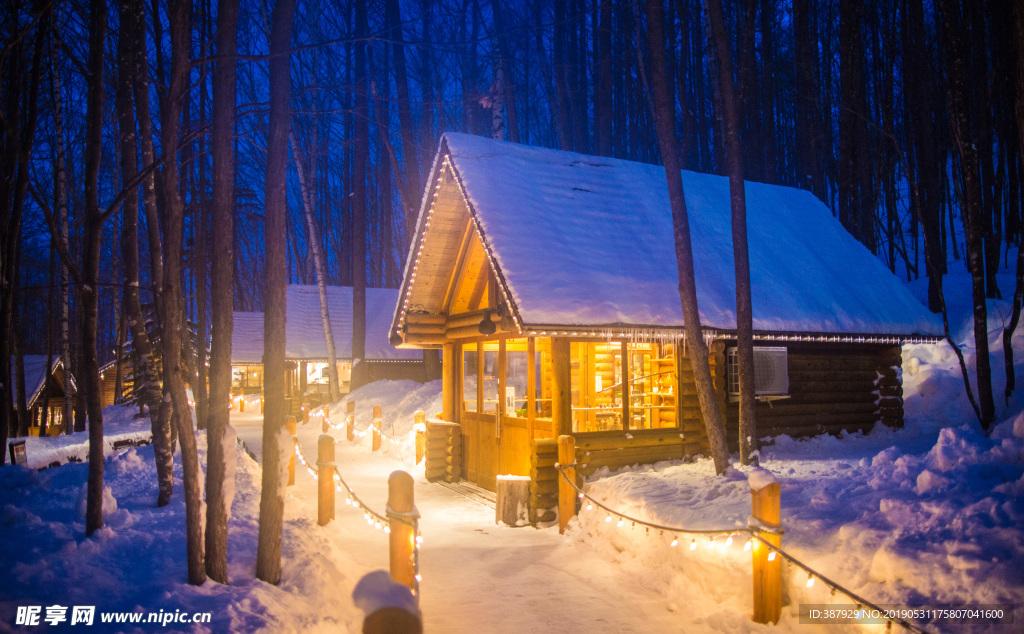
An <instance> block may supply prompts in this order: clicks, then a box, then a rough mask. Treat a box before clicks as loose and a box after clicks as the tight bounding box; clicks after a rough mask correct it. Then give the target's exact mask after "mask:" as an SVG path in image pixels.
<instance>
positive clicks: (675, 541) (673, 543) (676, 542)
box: [669, 539, 679, 548]
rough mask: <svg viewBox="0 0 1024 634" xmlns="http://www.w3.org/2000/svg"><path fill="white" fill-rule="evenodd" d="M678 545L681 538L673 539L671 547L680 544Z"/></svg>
mask: <svg viewBox="0 0 1024 634" xmlns="http://www.w3.org/2000/svg"><path fill="white" fill-rule="evenodd" d="M678 545H679V540H678V539H673V540H672V543H671V544H669V547H671V548H675V547H676V546H678Z"/></svg>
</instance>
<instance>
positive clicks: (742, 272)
mask: <svg viewBox="0 0 1024 634" xmlns="http://www.w3.org/2000/svg"><path fill="white" fill-rule="evenodd" d="M705 5H706V6H707V9H708V18H709V21H710V23H711V32H712V34H713V35H714V39H715V50H716V53H717V54H716V55H715V59H716V61H717V62H718V87H719V90H720V91H721V93H722V113H723V114H724V115H725V142H726V146H727V148H728V150H727V154H726V156H727V158H728V165H729V202H730V205H731V207H732V254H733V262H734V266H735V269H736V356H737V365H738V366H739V367H738V370H739V372H738V373H739V387H740V403H739V409H740V434H739V435H740V461H741V462H742V463H743V464H745V465H749V464H751V463H752V462H756V461H757V459H756V456H755V452H756V451H757V421H756V419H755V417H756V412H755V405H756V401H755V399H754V396H755V393H754V389H755V385H754V324H753V319H754V314H753V307H752V305H751V300H750V254H749V252H748V250H747V195H746V191H745V189H744V183H743V146H742V144H741V143H740V121H739V118H740V117H739V104H738V103H737V99H736V88H735V84H734V83H733V76H732V52H731V51H730V47H729V37H728V35H727V34H726V31H725V18H724V17H723V16H722V2H721V0H705Z"/></svg>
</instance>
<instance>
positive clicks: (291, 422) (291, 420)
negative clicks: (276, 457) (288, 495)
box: [284, 416, 299, 486]
mask: <svg viewBox="0 0 1024 634" xmlns="http://www.w3.org/2000/svg"><path fill="white" fill-rule="evenodd" d="M284 426H285V428H286V429H287V430H288V433H289V434H291V435H292V456H291V458H289V459H288V486H294V485H295V448H296V447H298V446H299V439H298V438H296V437H295V417H294V416H289V417H288V418H286V419H285V421H284Z"/></svg>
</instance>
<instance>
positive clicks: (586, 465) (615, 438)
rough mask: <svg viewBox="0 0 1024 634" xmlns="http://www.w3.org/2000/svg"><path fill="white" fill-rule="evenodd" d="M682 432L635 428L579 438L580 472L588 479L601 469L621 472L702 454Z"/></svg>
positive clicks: (577, 444)
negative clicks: (632, 467) (626, 469)
mask: <svg viewBox="0 0 1024 634" xmlns="http://www.w3.org/2000/svg"><path fill="white" fill-rule="evenodd" d="M685 436H686V435H685V434H684V433H683V432H681V431H680V430H678V429H634V430H630V432H629V433H628V434H626V433H625V432H622V431H609V432H596V433H592V434H581V435H578V436H576V463H577V464H578V465H579V467H578V469H577V471H578V472H579V473H580V474H581V475H583V477H587V476H590V475H592V474H593V473H594V472H595V471H597V470H598V469H600V468H601V467H608V469H609V470H610V471H617V470H619V469H621V468H622V467H627V466H632V465H635V464H653V463H655V462H660V461H662V460H679V459H681V458H683V457H685V456H686V455H692V454H695V453H698V452H699V451H700V445H699V443H697V442H694V441H692V440H691V439H689V438H686V437H685Z"/></svg>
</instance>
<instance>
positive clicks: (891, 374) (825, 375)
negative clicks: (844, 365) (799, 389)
mask: <svg viewBox="0 0 1024 634" xmlns="http://www.w3.org/2000/svg"><path fill="white" fill-rule="evenodd" d="M880 378H885V379H889V380H890V381H898V380H899V379H898V378H897V375H896V370H893V369H892V368H879V369H871V370H828V371H820V370H793V369H790V370H789V382H790V383H807V382H810V381H835V382H840V381H841V382H849V381H871V382H875V381H878V380H879V379H880Z"/></svg>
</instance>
